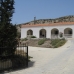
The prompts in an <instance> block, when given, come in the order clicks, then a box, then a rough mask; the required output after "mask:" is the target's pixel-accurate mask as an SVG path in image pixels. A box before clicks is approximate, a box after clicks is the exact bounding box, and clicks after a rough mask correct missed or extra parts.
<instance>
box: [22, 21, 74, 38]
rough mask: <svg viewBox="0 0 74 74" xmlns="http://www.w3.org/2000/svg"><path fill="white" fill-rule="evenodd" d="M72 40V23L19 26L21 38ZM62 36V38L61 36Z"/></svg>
mask: <svg viewBox="0 0 74 74" xmlns="http://www.w3.org/2000/svg"><path fill="white" fill-rule="evenodd" d="M32 35H33V36H36V37H37V38H50V39H51V38H53V39H54V38H61V37H63V38H74V22H59V23H47V24H27V25H24V24H23V25H22V26H21V38H26V37H28V36H32ZM61 35H62V36H61Z"/></svg>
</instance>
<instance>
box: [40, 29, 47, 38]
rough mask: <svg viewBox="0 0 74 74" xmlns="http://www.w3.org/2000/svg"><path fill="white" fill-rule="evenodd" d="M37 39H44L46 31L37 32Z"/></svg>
mask: <svg viewBox="0 0 74 74" xmlns="http://www.w3.org/2000/svg"><path fill="white" fill-rule="evenodd" d="M39 37H40V38H46V30H45V29H41V30H40V31H39Z"/></svg>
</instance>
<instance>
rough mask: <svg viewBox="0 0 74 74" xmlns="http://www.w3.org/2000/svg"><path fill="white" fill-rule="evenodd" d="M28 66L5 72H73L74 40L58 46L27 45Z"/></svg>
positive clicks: (70, 73) (38, 73)
mask: <svg viewBox="0 0 74 74" xmlns="http://www.w3.org/2000/svg"><path fill="white" fill-rule="evenodd" d="M29 55H30V56H32V57H33V58H31V62H29V67H28V68H26V69H23V70H19V71H15V72H10V73H5V74H17V73H18V74H74V40H69V41H68V42H67V43H66V44H65V45H64V46H63V47H60V48H55V49H54V48H52V49H51V48H40V47H39V48H38V47H29Z"/></svg>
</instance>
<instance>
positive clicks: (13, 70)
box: [0, 61, 35, 74]
mask: <svg viewBox="0 0 74 74" xmlns="http://www.w3.org/2000/svg"><path fill="white" fill-rule="evenodd" d="M34 63H35V62H34V61H29V62H28V67H19V68H15V69H9V70H4V71H0V74H5V73H10V72H15V71H19V70H23V69H24V70H25V69H27V68H29V67H33V66H34Z"/></svg>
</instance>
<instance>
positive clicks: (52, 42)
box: [51, 39, 60, 46]
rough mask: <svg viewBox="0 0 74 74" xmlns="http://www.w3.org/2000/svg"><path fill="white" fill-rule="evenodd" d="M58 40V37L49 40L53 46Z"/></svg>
mask: <svg viewBox="0 0 74 74" xmlns="http://www.w3.org/2000/svg"><path fill="white" fill-rule="evenodd" d="M59 41H60V39H53V40H51V44H52V45H53V46H54V45H56V43H58V42H59Z"/></svg>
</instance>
